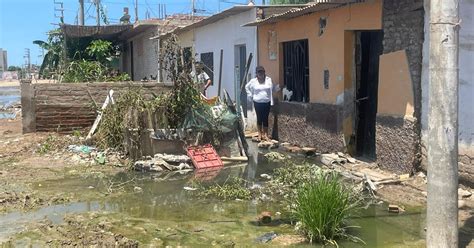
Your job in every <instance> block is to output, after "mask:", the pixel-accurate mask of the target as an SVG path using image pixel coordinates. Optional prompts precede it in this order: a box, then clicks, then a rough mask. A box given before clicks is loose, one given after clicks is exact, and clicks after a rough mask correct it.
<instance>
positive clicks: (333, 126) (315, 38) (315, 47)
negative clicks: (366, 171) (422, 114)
mask: <svg viewBox="0 0 474 248" xmlns="http://www.w3.org/2000/svg"><path fill="white" fill-rule="evenodd" d="M397 2H398V1H390V0H367V1H361V0H357V1H350V0H342V1H341V0H324V1H317V2H315V3H313V4H310V5H308V6H307V7H305V8H302V9H298V10H296V9H295V10H291V11H288V12H285V13H283V14H277V15H273V16H271V17H269V18H266V19H263V20H259V21H256V22H254V23H249V24H246V26H257V27H258V31H257V35H258V38H257V40H258V63H259V64H260V65H262V66H264V67H265V69H266V71H267V74H268V76H270V77H271V78H272V79H273V81H274V82H277V83H278V84H279V85H280V88H282V89H284V90H283V92H281V93H280V96H279V99H280V102H279V104H277V105H276V106H275V108H274V111H273V113H274V119H275V121H274V124H273V126H274V127H273V128H274V132H273V133H274V136H278V137H275V138H278V139H279V140H281V141H287V142H291V143H297V144H300V145H303V146H312V147H315V148H317V149H318V150H319V151H321V152H335V151H346V152H349V153H350V154H352V155H354V156H360V157H365V158H369V159H373V160H377V161H378V162H381V163H382V164H384V165H385V167H387V169H391V170H394V171H404V172H408V171H411V170H412V169H413V165H415V164H416V163H417V161H416V160H417V158H416V152H417V149H419V147H418V146H417V143H418V142H417V139H418V138H413V137H418V136H417V135H418V133H419V132H418V131H417V129H416V126H417V123H418V121H417V118H416V116H417V113H415V104H414V102H415V100H414V98H415V94H414V92H416V89H417V87H416V85H420V80H421V79H419V78H418V77H417V75H418V74H420V73H419V71H418V70H421V66H420V68H419V69H418V64H417V63H419V64H420V65H421V45H422V40H423V38H422V36H423V14H424V13H423V8H422V5H421V12H420V9H419V3H420V2H421V4H422V1H417V0H415V1H413V3H406V2H405V1H402V2H400V3H397ZM408 2H410V1H408ZM420 15H421V19H420V20H421V21H418V18H413V17H414V16H416V17H418V16H420ZM403 18H412V20H416V21H417V22H416V25H414V27H409V26H408V27H407V25H406V23H404V20H403ZM410 28H420V29H421V33H420V35H421V38H420V40H417V38H416V39H413V40H414V42H408V43H407V42H406V41H400V42H399V39H403V36H404V35H407V34H404V30H405V29H406V31H409V29H410ZM412 43H416V44H420V45H419V47H415V45H416V44H415V45H413V44H412ZM418 50H419V51H418ZM418 52H419V53H418ZM407 54H408V55H410V56H411V55H412V54H415V56H411V57H410V58H408V56H407ZM418 61H419V62H418ZM417 93H418V92H417ZM392 131H393V132H392ZM399 131H401V132H402V133H400V135H399V136H400V137H399V138H401V139H403V140H401V141H400V142H401V143H402V145H401V146H400V147H397V148H393V149H392V148H390V149H388V148H387V147H390V146H391V143H390V142H389V141H390V140H392V139H397V134H396V133H397V132H399ZM403 132H404V133H405V134H403ZM404 135H405V136H404ZM386 139H388V140H389V141H387V140H386ZM394 150H395V151H394ZM394 152H395V153H394ZM397 153H400V154H397ZM399 155H400V156H399Z"/></svg>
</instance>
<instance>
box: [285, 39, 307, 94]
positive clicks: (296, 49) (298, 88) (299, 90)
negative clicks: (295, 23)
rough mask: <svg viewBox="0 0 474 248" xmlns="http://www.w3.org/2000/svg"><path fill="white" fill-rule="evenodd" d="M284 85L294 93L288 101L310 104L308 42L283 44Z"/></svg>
mask: <svg viewBox="0 0 474 248" xmlns="http://www.w3.org/2000/svg"><path fill="white" fill-rule="evenodd" d="M283 60H284V61H283V69H284V83H285V87H286V88H287V90H289V91H291V92H293V94H292V95H291V98H290V99H288V101H295V102H309V49H308V40H296V41H289V42H284V43H283Z"/></svg>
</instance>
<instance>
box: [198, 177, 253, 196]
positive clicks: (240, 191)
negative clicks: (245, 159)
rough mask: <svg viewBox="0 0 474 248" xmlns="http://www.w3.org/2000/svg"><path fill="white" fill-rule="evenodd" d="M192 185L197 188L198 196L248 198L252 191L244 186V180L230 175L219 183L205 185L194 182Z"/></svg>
mask: <svg viewBox="0 0 474 248" xmlns="http://www.w3.org/2000/svg"><path fill="white" fill-rule="evenodd" d="M193 186H195V187H197V188H198V191H197V193H196V195H197V196H199V197H215V198H217V199H221V200H236V199H240V200H250V199H251V198H252V192H251V191H250V190H249V189H248V188H246V187H245V180H244V179H242V178H238V177H230V178H227V180H226V181H225V182H224V183H222V184H221V185H219V184H217V183H214V184H212V185H209V186H205V185H202V184H199V183H195V184H194V185H193Z"/></svg>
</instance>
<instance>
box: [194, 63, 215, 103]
mask: <svg viewBox="0 0 474 248" xmlns="http://www.w3.org/2000/svg"><path fill="white" fill-rule="evenodd" d="M194 68H195V69H196V70H195V71H192V72H191V78H192V79H193V80H194V83H196V85H197V88H198V89H199V92H201V93H202V94H203V95H204V96H206V90H207V88H209V86H211V83H212V81H211V78H210V77H209V75H207V73H206V72H205V71H204V70H203V69H204V65H203V63H202V62H196V63H195V64H194Z"/></svg>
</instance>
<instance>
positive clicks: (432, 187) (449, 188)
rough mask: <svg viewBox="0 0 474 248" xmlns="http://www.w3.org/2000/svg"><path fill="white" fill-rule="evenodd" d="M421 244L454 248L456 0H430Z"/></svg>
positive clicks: (455, 222) (456, 202)
mask: <svg viewBox="0 0 474 248" xmlns="http://www.w3.org/2000/svg"><path fill="white" fill-rule="evenodd" d="M430 2H431V13H430V86H429V88H430V90H429V101H430V102H429V106H430V109H429V113H428V199H427V205H428V207H427V216H426V221H427V233H426V246H427V247H428V248H432V247H458V192H457V189H458V80H459V71H458V62H459V61H458V57H459V50H458V49H459V24H460V23H459V0H450V1H446V0H431V1H430Z"/></svg>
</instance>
